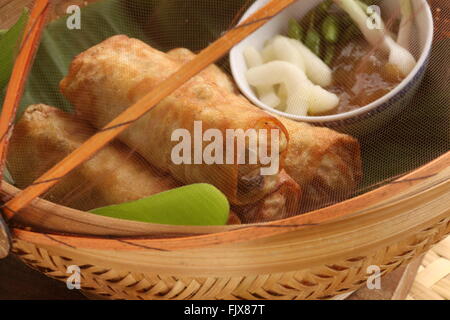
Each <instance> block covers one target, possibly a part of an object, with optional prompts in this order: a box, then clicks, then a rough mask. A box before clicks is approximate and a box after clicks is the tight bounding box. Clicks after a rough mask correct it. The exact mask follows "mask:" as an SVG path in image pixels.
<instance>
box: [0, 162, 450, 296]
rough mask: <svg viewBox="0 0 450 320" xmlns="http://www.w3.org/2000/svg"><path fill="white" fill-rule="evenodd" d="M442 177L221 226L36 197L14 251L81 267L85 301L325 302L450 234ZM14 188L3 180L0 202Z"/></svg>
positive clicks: (436, 166)
mask: <svg viewBox="0 0 450 320" xmlns="http://www.w3.org/2000/svg"><path fill="white" fill-rule="evenodd" d="M449 177H450V153H446V154H444V155H442V156H441V157H439V158H437V159H435V160H434V161H432V162H430V163H428V164H427V165H425V166H422V167H420V168H418V169H416V170H414V171H413V172H410V173H409V174H407V175H404V176H402V177H401V178H398V179H396V180H393V181H391V182H389V183H387V184H385V185H384V186H382V187H380V188H378V189H376V190H373V191H370V192H368V193H365V194H363V195H360V196H358V197H356V198H353V199H350V200H347V201H344V202H341V203H338V204H335V205H332V206H330V207H327V208H323V209H320V210H317V211H314V212H310V213H307V214H304V215H301V216H297V217H293V218H289V219H286V220H282V221H276V222H271V223H264V224H256V225H243V226H227V227H195V228H192V227H189V228H188V227H174V226H163V225H161V226H155V225H143V224H139V223H133V222H128V221H114V219H110V218H104V217H97V216H94V215H91V214H88V213H85V212H80V211H77V210H74V209H70V208H66V207H63V206H59V205H56V204H53V203H50V202H47V201H45V200H43V199H37V200H34V201H33V202H32V204H31V205H30V206H28V207H26V208H25V209H23V210H22V211H21V212H20V216H19V221H21V222H23V223H26V225H29V226H30V227H31V228H29V229H24V228H14V227H13V228H12V229H11V232H12V236H13V253H14V254H15V255H17V256H18V257H19V258H20V259H21V260H22V261H23V262H24V263H26V264H27V265H29V266H30V267H32V268H34V269H36V270H38V271H40V272H42V273H44V274H45V275H47V276H49V277H51V278H54V279H57V280H60V281H66V280H67V279H68V278H69V277H70V276H71V273H68V267H69V266H72V265H76V266H79V267H80V269H81V287H82V290H83V291H84V292H85V293H86V294H88V295H89V296H90V297H97V298H108V299H261V300H265V299H289V300H290V299H329V298H333V297H336V296H340V295H343V294H346V293H350V292H353V291H355V290H357V289H358V288H360V287H362V286H365V285H366V282H367V280H368V278H369V277H370V276H371V271H370V270H371V269H370V268H369V267H371V266H377V267H379V268H380V270H381V273H382V275H384V274H387V273H390V272H392V271H393V270H395V269H397V268H398V267H400V266H403V265H405V264H408V263H409V262H410V261H411V260H413V259H414V258H417V257H419V256H420V255H423V254H424V253H425V252H427V251H428V250H429V249H430V248H431V247H432V246H433V245H434V244H436V243H438V242H440V241H441V240H442V239H444V238H445V237H446V235H448V234H449V233H450V207H449V203H450V181H449ZM18 192H19V190H18V189H16V188H15V187H13V186H12V185H9V184H8V183H6V182H5V181H3V184H2V189H1V192H0V196H1V200H2V201H4V202H6V201H8V200H10V199H11V198H12V197H14V196H15V195H16V194H17V193H18ZM43 225H45V227H46V230H42V226H43ZM111 225H114V228H112V227H111ZM35 226H40V227H41V228H40V229H39V231H36V229H35V228H33V227H35ZM56 230H57V231H56Z"/></svg>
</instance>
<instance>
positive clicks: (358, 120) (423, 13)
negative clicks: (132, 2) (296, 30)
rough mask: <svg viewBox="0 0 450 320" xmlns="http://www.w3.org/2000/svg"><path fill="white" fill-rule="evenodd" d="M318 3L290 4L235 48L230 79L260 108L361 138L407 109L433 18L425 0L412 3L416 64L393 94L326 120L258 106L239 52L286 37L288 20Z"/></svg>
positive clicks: (425, 54)
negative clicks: (280, 36)
mask: <svg viewBox="0 0 450 320" xmlns="http://www.w3.org/2000/svg"><path fill="white" fill-rule="evenodd" d="M269 1H270V0H258V1H256V2H255V3H254V4H253V5H252V6H251V7H250V8H249V9H248V11H247V12H246V13H245V14H244V16H243V17H242V20H241V22H242V21H243V20H245V19H247V18H248V17H249V16H250V15H251V14H253V13H254V12H256V11H257V10H258V9H260V8H261V7H263V6H264V5H265V4H267V3H268V2H269ZM393 1H396V0H385V2H386V3H385V5H386V7H384V6H383V8H382V10H392V2H393ZM320 2H322V0H301V1H298V2H297V3H294V4H293V5H291V6H290V7H288V8H287V9H285V10H284V11H283V12H282V13H280V14H279V15H277V16H276V17H274V18H273V19H272V20H271V21H269V22H268V23H267V24H266V25H265V26H263V27H262V28H260V29H259V30H257V31H256V32H255V33H253V34H252V35H250V36H249V37H247V38H246V39H245V40H243V41H242V42H241V43H239V44H238V45H236V46H235V47H234V48H233V49H232V50H231V52H230V63H231V71H232V74H233V77H234V79H235V81H236V83H237V85H238V86H239V88H240V90H241V92H242V93H243V94H244V95H245V96H246V97H247V98H248V99H249V100H250V101H252V102H253V103H254V104H255V105H257V106H259V107H260V108H262V109H264V110H267V111H270V112H272V113H275V114H277V115H281V116H284V117H287V118H290V119H293V120H297V121H302V122H309V123H312V124H315V125H321V126H327V127H331V128H334V129H336V130H339V131H342V132H346V133H351V134H353V135H356V136H362V135H365V134H367V133H370V132H372V131H373V130H375V129H377V128H379V127H381V126H383V125H386V123H387V122H388V121H390V120H392V119H393V118H394V117H395V115H397V114H399V113H400V112H401V111H402V110H403V109H404V108H405V107H407V106H408V99H409V98H411V97H412V95H413V94H414V93H415V91H416V89H417V88H418V86H419V84H420V82H421V81H422V79H423V76H424V74H425V70H426V67H427V64H428V59H429V56H430V52H431V45H432V42H433V16H432V13H431V9H430V7H429V5H428V3H427V1H426V0H413V1H412V2H413V6H414V10H415V11H416V12H417V15H416V26H417V30H415V31H416V34H417V42H418V49H419V50H417V51H418V52H416V53H415V55H416V59H417V61H418V63H417V65H416V67H415V68H414V70H413V71H412V72H411V73H410V74H409V76H408V77H406V78H405V79H404V80H403V81H402V82H401V83H400V84H399V85H398V86H397V87H396V88H395V89H394V90H392V91H391V92H389V93H388V94H387V95H385V96H384V97H382V98H380V99H378V100H377V101H375V102H373V103H371V104H369V105H367V106H365V107H362V108H359V109H357V110H353V111H350V112H346V113H342V114H337V115H330V116H320V117H311V116H296V115H292V114H288V113H285V112H281V111H278V110H274V109H273V108H271V107H269V106H267V105H265V104H264V103H262V102H261V101H260V100H259V99H258V97H257V96H256V95H255V93H254V91H253V90H252V88H251V87H250V85H249V84H248V82H247V79H246V76H245V75H246V71H247V66H246V62H245V59H244V56H243V51H244V49H245V48H246V47H248V46H254V47H256V48H257V49H262V48H263V45H264V43H265V41H266V40H268V39H270V38H272V37H274V36H275V35H278V34H286V33H287V25H288V20H289V19H290V18H297V19H300V18H302V17H303V16H304V15H305V14H306V13H308V11H309V10H311V9H312V8H314V7H315V6H316V5H318V4H319V3H320Z"/></svg>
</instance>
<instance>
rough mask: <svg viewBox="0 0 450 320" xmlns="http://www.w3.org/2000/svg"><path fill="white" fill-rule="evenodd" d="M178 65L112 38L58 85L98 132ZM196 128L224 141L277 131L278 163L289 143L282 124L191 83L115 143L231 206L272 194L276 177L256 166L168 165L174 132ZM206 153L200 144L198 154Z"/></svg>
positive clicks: (199, 81)
mask: <svg viewBox="0 0 450 320" xmlns="http://www.w3.org/2000/svg"><path fill="white" fill-rule="evenodd" d="M180 65H181V63H177V62H176V61H175V60H174V59H173V58H171V57H170V56H168V55H167V54H165V53H163V52H160V51H158V50H156V49H153V48H152V47H150V46H148V45H146V44H145V43H143V42H141V41H139V40H136V39H130V38H128V37H126V36H114V37H112V38H109V39H107V40H106V41H104V42H102V43H101V44H99V45H97V46H94V47H92V48H91V49H89V50H87V51H85V52H83V53H81V54H80V55H79V56H77V57H76V58H75V59H74V61H73V62H72V64H71V67H70V71H69V74H68V76H67V77H66V78H65V79H64V80H63V81H62V82H61V90H62V92H63V93H64V95H65V96H66V97H67V98H68V99H69V100H70V102H71V103H72V104H73V105H74V106H75V107H76V110H77V113H78V114H79V115H81V116H82V117H83V118H84V119H86V120H88V121H90V122H91V123H92V124H93V125H94V126H95V127H97V128H101V127H103V126H105V125H106V124H107V123H108V122H110V121H111V120H112V119H113V118H114V117H116V116H117V115H118V114H119V113H121V112H123V111H124V110H126V109H127V108H128V107H129V106H130V105H132V104H133V103H134V102H136V101H138V100H139V99H140V98H142V97H143V96H144V95H145V94H146V93H148V92H149V90H151V89H152V88H154V87H155V86H156V85H158V84H159V83H160V82H161V81H163V80H164V79H166V78H167V77H169V76H170V75H171V74H173V73H174V72H175V71H177V70H178V69H179V67H180ZM195 121H201V124H202V126H203V132H205V131H206V130H208V129H218V130H219V131H220V132H221V133H222V135H223V137H226V134H227V132H226V131H227V129H235V130H236V129H243V130H244V131H246V130H247V129H257V130H258V129H266V130H268V132H269V133H270V132H271V130H277V132H278V133H279V136H280V143H279V145H278V147H279V148H278V149H279V152H278V157H279V158H280V162H281V163H282V158H283V156H284V154H285V151H286V149H287V144H288V135H287V132H286V129H285V128H284V126H283V125H282V124H281V122H280V121H279V120H278V119H276V118H275V117H273V116H271V115H269V114H267V113H265V112H263V111H261V110H259V109H257V108H255V107H254V106H253V105H251V104H250V103H249V102H248V101H246V100H243V99H241V98H240V97H238V96H237V95H235V94H233V93H230V92H229V91H228V90H225V89H223V88H221V87H219V86H218V85H217V84H215V83H213V82H209V81H207V80H205V79H204V78H203V77H202V76H197V77H194V78H192V79H191V80H190V81H189V82H188V83H186V84H185V85H184V86H182V87H181V88H179V89H178V90H177V91H176V92H175V93H173V94H172V95H170V96H169V97H167V98H166V99H164V100H163V101H162V102H161V103H160V104H159V105H158V106H156V107H155V108H153V109H152V110H151V111H150V112H148V113H147V114H146V115H145V116H144V117H142V118H141V119H139V120H138V121H137V122H136V123H134V124H133V125H132V126H131V127H130V128H129V129H128V130H126V132H124V134H122V135H121V137H120V139H121V140H122V141H123V142H125V143H126V144H127V145H128V146H130V147H131V148H133V149H135V150H136V151H137V152H139V153H140V154H141V155H142V156H143V157H144V158H145V159H146V160H147V161H149V162H150V163H151V164H153V165H154V166H156V167H158V168H159V169H160V170H163V171H164V172H167V173H170V174H171V175H172V176H173V177H174V178H175V179H177V180H178V181H181V182H182V183H185V184H191V183H198V182H203V183H210V184H212V185H214V186H216V187H217V188H219V189H220V190H221V191H222V192H223V193H224V194H225V195H226V196H227V197H228V199H229V200H230V202H231V203H233V204H235V205H246V204H250V203H255V202H257V201H259V200H260V199H262V198H263V197H264V196H265V195H267V194H269V193H271V191H272V189H273V187H274V186H275V185H276V180H277V175H261V174H260V169H261V167H262V166H261V165H260V164H256V165H239V164H237V161H236V160H235V161H234V164H210V165H207V164H204V163H202V164H187V163H182V164H175V163H174V161H173V160H172V158H171V153H172V150H173V149H174V147H175V146H176V145H177V144H178V143H179V142H175V141H171V140H172V134H173V133H174V132H175V130H177V129H186V130H187V131H188V132H189V133H191V134H193V132H194V122H195ZM225 140H226V139H224V141H223V144H224V149H225V148H226V146H225V144H226V142H225ZM270 140H271V137H270V134H269V141H270ZM200 143H201V142H200ZM207 145H208V143H207V142H203V147H206V146H207ZM269 149H270V150H269V152H271V150H275V147H274V146H272V145H269Z"/></svg>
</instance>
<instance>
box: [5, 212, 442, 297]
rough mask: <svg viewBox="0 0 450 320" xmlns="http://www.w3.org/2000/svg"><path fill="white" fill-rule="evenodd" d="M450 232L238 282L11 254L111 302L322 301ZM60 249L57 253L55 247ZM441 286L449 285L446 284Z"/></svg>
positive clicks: (27, 247)
mask: <svg viewBox="0 0 450 320" xmlns="http://www.w3.org/2000/svg"><path fill="white" fill-rule="evenodd" d="M449 233H450V218H447V219H445V220H442V221H441V222H439V223H438V224H436V225H434V226H433V227H431V228H427V229H426V230H423V231H422V232H420V233H417V234H415V235H414V236H411V237H409V238H408V239H405V240H404V241H401V242H399V243H397V244H395V245H391V246H389V247H381V248H379V249H378V250H376V251H373V252H371V254H368V255H366V256H364V257H350V258H348V259H346V260H342V261H329V264H326V265H322V266H319V267H316V268H311V269H307V270H297V271H292V272H287V273H276V274H264V275H258V276H240V277H222V276H220V277H200V276H199V277H195V278H194V277H183V276H180V277H176V276H164V275H159V274H155V273H147V272H145V270H143V272H140V273H137V272H129V271H126V269H125V268H126V267H125V266H124V269H116V268H111V267H107V266H106V265H107V264H108V262H107V261H105V265H92V264H90V263H89V260H82V259H79V258H77V259H75V258H72V257H71V256H70V254H67V255H64V256H63V255H61V254H55V253H54V252H53V250H52V248H51V247H37V246H36V245H34V244H31V243H28V242H24V241H21V240H16V241H15V244H14V251H15V253H16V254H17V255H18V256H19V257H20V258H21V259H22V260H23V261H24V262H25V263H26V264H28V265H29V266H31V267H32V268H34V269H37V270H39V271H41V272H43V273H44V274H46V275H47V276H49V277H51V278H54V279H57V280H60V281H66V279H67V277H68V276H69V275H68V274H67V273H66V270H67V267H68V266H70V265H78V266H79V267H80V268H81V270H82V281H81V286H82V289H83V290H84V291H85V292H87V293H89V294H91V295H95V296H98V297H103V298H110V299H326V298H331V297H333V296H336V295H340V294H344V293H347V292H351V291H354V290H356V289H358V288H360V287H361V286H363V285H364V283H365V282H366V281H367V277H368V275H367V274H366V270H367V267H368V266H371V265H377V266H379V267H380V268H381V270H382V272H383V274H386V273H390V272H392V271H394V270H395V269H397V268H398V267H400V266H402V265H404V264H407V263H409V262H410V261H411V260H412V259H414V258H415V257H418V256H419V255H421V254H423V253H425V252H427V251H428V250H429V249H430V248H431V247H432V246H433V245H434V244H436V243H438V242H439V241H440V240H442V239H443V238H444V237H445V236H446V235H447V234H449ZM59 249H60V250H61V248H59ZM445 281H448V280H447V279H446V280H445Z"/></svg>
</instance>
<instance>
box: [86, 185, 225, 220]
mask: <svg viewBox="0 0 450 320" xmlns="http://www.w3.org/2000/svg"><path fill="white" fill-rule="evenodd" d="M91 212H92V213H95V214H98V215H101V216H106V217H111V218H118V219H125V220H133V221H139V222H148V223H157V224H168V225H181V226H214V225H225V224H226V223H227V221H228V216H229V212H230V205H229V203H228V200H227V198H226V197H225V195H224V194H223V193H222V192H220V191H219V190H218V189H217V188H215V187H214V186H212V185H209V184H193V185H189V186H185V187H181V188H178V189H173V190H169V191H166V192H163V193H159V194H156V195H154V196H151V197H148V198H145V199H141V200H137V201H133V202H129V203H124V204H120V205H114V206H109V207H104V208H99V209H94V210H92V211H91Z"/></svg>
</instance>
